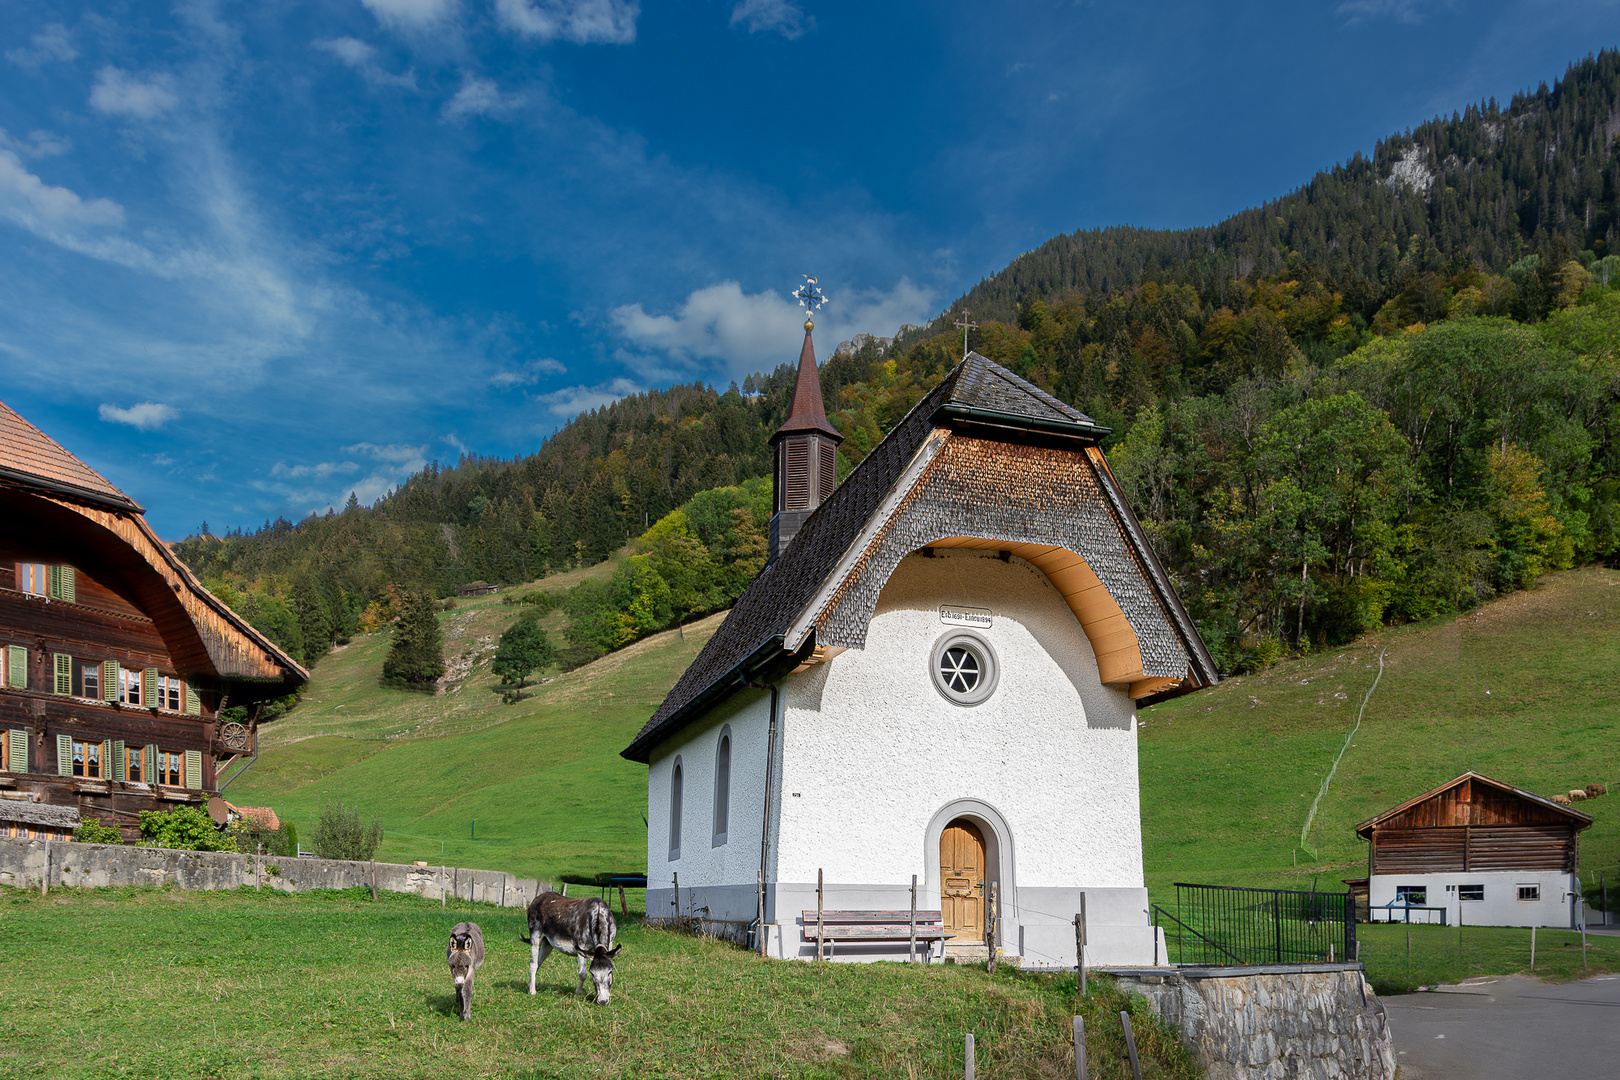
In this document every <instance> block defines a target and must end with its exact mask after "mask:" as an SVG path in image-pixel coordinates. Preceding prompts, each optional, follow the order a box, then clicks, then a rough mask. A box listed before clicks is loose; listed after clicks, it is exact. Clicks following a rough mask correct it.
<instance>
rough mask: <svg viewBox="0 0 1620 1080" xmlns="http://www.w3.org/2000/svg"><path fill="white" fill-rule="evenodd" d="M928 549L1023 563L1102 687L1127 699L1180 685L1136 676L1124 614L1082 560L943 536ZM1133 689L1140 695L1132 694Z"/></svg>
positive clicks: (1134, 643)
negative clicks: (1083, 643) (1067, 623)
mask: <svg viewBox="0 0 1620 1080" xmlns="http://www.w3.org/2000/svg"><path fill="white" fill-rule="evenodd" d="M929 546H930V547H934V548H967V549H970V550H974V551H1007V552H1011V553H1012V554H1014V555H1016V556H1018V557H1019V558H1020V559H1023V560H1024V561H1025V562H1027V563H1029V564H1030V565H1031V566H1033V567H1035V568H1036V569H1037V570H1039V571H1040V572H1041V573H1043V574H1045V575H1046V579H1047V580H1048V581H1050V582H1051V583H1052V587H1053V588H1055V589H1056V590H1057V591H1058V592H1059V593H1061V594H1062V596H1063V599H1064V602H1066V603H1067V604H1068V605H1069V610H1070V611H1072V612H1074V617H1075V618H1076V619H1078V620H1080V626H1081V628H1082V629H1083V630H1085V632H1086V639H1087V640H1088V641H1090V642H1091V650H1092V652H1094V653H1096V654H1097V674H1098V677H1099V678H1100V679H1101V680H1102V681H1103V682H1104V683H1109V684H1113V685H1121V684H1126V685H1129V686H1130V687H1131V697H1133V698H1135V697H1146V696H1147V695H1148V694H1156V693H1158V692H1160V691H1161V690H1163V689H1166V688H1167V687H1169V686H1174V685H1176V684H1177V683H1178V682H1180V680H1178V679H1168V678H1157V679H1155V678H1149V677H1148V676H1147V674H1146V673H1144V672H1143V671H1142V646H1141V643H1140V642H1139V641H1138V640H1137V637H1136V631H1135V630H1133V629H1132V628H1131V624H1130V621H1129V620H1128V619H1126V618H1125V612H1123V611H1122V610H1120V606H1119V604H1118V603H1117V602H1115V600H1114V598H1113V597H1112V596H1110V595H1109V593H1108V590H1107V589H1106V588H1104V587H1103V583H1102V580H1101V579H1100V578H1098V577H1097V575H1096V574H1094V573H1092V570H1091V567H1090V566H1088V565H1086V560H1085V559H1083V558H1081V557H1080V556H1079V555H1076V554H1075V553H1074V552H1072V551H1070V550H1068V549H1067V548H1061V547H1053V546H1052V545H1050V544H1020V543H1011V542H1008V541H1006V540H980V539H978V538H976V537H972V536H948V537H946V538H945V539H943V540H937V541H935V542H934V543H932V544H930V545H929ZM1138 689H1140V690H1141V691H1142V692H1141V693H1138V692H1137V691H1138Z"/></svg>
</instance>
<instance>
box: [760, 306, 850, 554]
mask: <svg viewBox="0 0 1620 1080" xmlns="http://www.w3.org/2000/svg"><path fill="white" fill-rule="evenodd" d="M793 295H794V296H795V297H796V298H797V299H798V301H799V304H800V306H802V307H803V308H804V309H805V315H806V318H805V320H804V345H803V346H802V347H801V348H800V349H799V370H798V374H797V377H796V378H795V379H794V383H793V403H792V405H791V406H790V407H789V409H788V418H787V420H786V421H784V422H783V424H782V426H781V427H779V428H777V429H776V432H775V433H774V434H773V435H772V436H771V446H772V447H774V448H775V450H776V472H775V483H774V488H775V500H774V501H775V511H776V512H775V514H774V515H773V516H772V517H771V542H770V555H769V558H770V561H771V562H775V561H776V558H777V556H778V555H780V554H781V553H782V550H783V549H784V548H786V547H787V545H788V542H789V541H790V540H792V539H793V536H794V534H795V533H797V532H798V531H799V526H800V525H802V524H803V523H804V521H805V520H806V519H807V518H809V516H810V515H811V514H812V513H814V512H815V509H816V507H818V506H820V505H821V504H822V503H823V502H825V501H826V500H827V497H828V496H829V495H831V494H832V492H833V488H834V487H836V486H837V484H838V444H839V443H841V442H843V441H844V437H843V435H841V434H840V433H839V431H838V429H837V428H835V427H833V426H832V424H831V423H829V422H828V420H827V408H826V406H825V405H824V404H823V402H822V397H821V371H820V369H819V368H818V367H817V365H816V346H815V341H814V339H813V337H812V336H811V335H812V332H813V331H814V330H815V322H814V321H813V319H812V316H814V314H815V311H816V309H817V308H819V307H821V306H822V305H823V304H825V303H827V298H826V296H824V295H823V294H822V293H821V290H820V289H819V288H817V286H816V279H815V278H813V277H811V276H810V275H808V274H806V275H805V277H804V285H803V286H802V287H800V288H799V290H798V291H797V292H795V293H794V294H793Z"/></svg>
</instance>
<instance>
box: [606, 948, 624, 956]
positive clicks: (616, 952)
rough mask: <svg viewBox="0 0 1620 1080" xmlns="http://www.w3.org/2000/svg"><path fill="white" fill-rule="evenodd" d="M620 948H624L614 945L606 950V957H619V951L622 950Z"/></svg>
mask: <svg viewBox="0 0 1620 1080" xmlns="http://www.w3.org/2000/svg"><path fill="white" fill-rule="evenodd" d="M622 948H624V946H623V945H615V946H613V948H611V949H609V950H608V956H609V957H614V956H618V955H619V950H620V949H622Z"/></svg>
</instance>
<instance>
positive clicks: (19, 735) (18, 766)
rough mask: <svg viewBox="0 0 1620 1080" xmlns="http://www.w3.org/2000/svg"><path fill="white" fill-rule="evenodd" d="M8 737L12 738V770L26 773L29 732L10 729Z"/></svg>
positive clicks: (7, 733)
mask: <svg viewBox="0 0 1620 1080" xmlns="http://www.w3.org/2000/svg"><path fill="white" fill-rule="evenodd" d="M6 737H7V738H9V739H10V740H11V771H12V772H14V773H25V772H27V771H28V732H26V731H16V730H13V731H8V732H6Z"/></svg>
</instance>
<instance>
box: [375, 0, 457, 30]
mask: <svg viewBox="0 0 1620 1080" xmlns="http://www.w3.org/2000/svg"><path fill="white" fill-rule="evenodd" d="M360 2H361V3H362V4H364V5H366V7H367V9H369V10H370V12H371V13H372V14H373V15H375V16H376V17H377V21H378V22H380V23H382V24H383V25H384V26H395V27H399V26H403V27H410V28H411V29H421V28H422V27H425V26H429V25H431V24H433V23H436V22H438V21H440V20H441V19H443V18H444V17H445V16H447V15H449V14H450V13H451V12H452V11H453V10H455V6H456V5H455V0H360Z"/></svg>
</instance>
